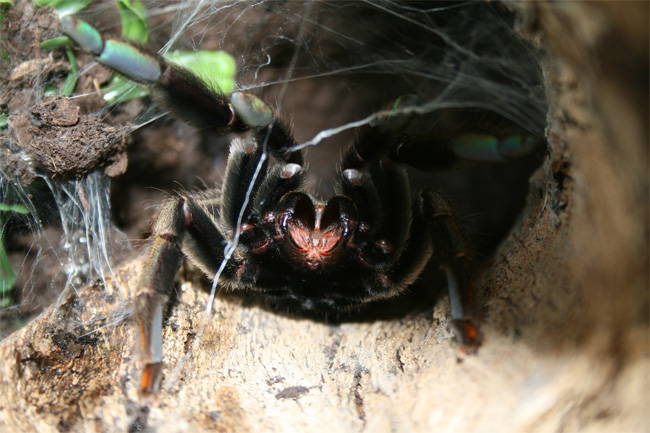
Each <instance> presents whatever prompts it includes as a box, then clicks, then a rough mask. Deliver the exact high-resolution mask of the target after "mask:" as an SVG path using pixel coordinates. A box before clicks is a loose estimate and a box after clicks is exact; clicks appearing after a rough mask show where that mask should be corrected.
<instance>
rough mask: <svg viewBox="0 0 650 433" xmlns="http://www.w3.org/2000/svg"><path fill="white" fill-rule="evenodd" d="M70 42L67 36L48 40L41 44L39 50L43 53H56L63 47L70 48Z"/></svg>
mask: <svg viewBox="0 0 650 433" xmlns="http://www.w3.org/2000/svg"><path fill="white" fill-rule="evenodd" d="M71 45H72V41H71V40H70V38H69V37H67V36H61V37H58V38H52V39H48V40H47V41H45V42H41V50H43V51H56V50H62V49H63V48H65V47H68V46H71Z"/></svg>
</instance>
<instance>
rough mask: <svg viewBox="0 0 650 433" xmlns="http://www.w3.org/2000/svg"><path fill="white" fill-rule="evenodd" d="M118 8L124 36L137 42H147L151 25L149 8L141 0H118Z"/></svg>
mask: <svg viewBox="0 0 650 433" xmlns="http://www.w3.org/2000/svg"><path fill="white" fill-rule="evenodd" d="M117 10H118V11H119V12H120V18H121V20H122V37H123V38H124V39H128V40H131V41H136V42H147V39H149V25H148V24H147V16H146V15H147V10H146V9H145V7H144V4H142V2H140V1H134V2H133V3H131V2H130V1H129V0H117Z"/></svg>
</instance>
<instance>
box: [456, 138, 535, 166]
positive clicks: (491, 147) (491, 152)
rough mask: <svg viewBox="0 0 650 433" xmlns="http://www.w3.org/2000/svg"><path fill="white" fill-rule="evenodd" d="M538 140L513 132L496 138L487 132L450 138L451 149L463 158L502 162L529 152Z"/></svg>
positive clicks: (533, 148)
mask: <svg viewBox="0 0 650 433" xmlns="http://www.w3.org/2000/svg"><path fill="white" fill-rule="evenodd" d="M538 145H539V140H538V139H537V138H535V137H533V136H531V135H526V134H513V135H508V136H505V137H502V138H497V137H495V136H493V135H489V134H475V133H463V134H459V135H457V136H456V137H454V138H453V139H452V140H451V149H452V151H453V152H454V154H456V155H457V156H459V157H461V158H463V159H473V160H478V161H492V162H502V161H508V160H511V159H517V158H522V157H524V156H527V155H529V154H531V153H532V152H533V151H534V150H535V149H537V147H538Z"/></svg>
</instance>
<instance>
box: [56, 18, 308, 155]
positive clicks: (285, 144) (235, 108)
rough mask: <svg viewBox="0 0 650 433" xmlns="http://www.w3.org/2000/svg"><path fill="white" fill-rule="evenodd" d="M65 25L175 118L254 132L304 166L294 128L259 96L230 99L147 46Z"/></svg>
mask: <svg viewBox="0 0 650 433" xmlns="http://www.w3.org/2000/svg"><path fill="white" fill-rule="evenodd" d="M61 26H62V28H63V31H64V33H66V34H67V35H68V36H69V37H70V38H71V39H72V40H73V41H74V42H75V43H76V44H77V45H79V47H80V48H81V49H82V50H84V51H87V52H88V53H90V54H92V55H93V56H94V57H95V59H96V60H97V61H98V62H99V63H101V64H102V65H105V66H107V67H109V68H111V69H113V70H115V71H116V72H118V73H120V74H122V75H124V76H125V77H127V78H129V79H131V80H133V81H135V82H138V83H141V84H144V85H146V86H149V87H150V88H151V96H152V98H153V100H154V101H155V102H156V103H157V104H158V105H160V106H161V107H162V108H163V109H165V110H168V111H169V112H170V113H171V114H172V115H174V117H176V118H178V119H180V120H183V121H185V122H187V123H189V124H192V125H195V126H197V127H199V128H210V129H216V130H218V131H220V132H222V133H228V132H237V133H241V132H246V131H251V132H252V133H253V134H254V135H255V137H256V139H257V141H258V142H259V143H266V144H267V145H268V146H267V148H268V151H269V152H270V153H272V154H273V155H274V156H276V157H278V158H280V159H282V160H284V161H286V162H290V163H296V164H301V165H302V158H301V154H300V152H294V151H291V149H292V148H293V147H294V146H295V144H296V143H295V141H294V139H293V137H292V134H291V132H290V130H289V128H288V127H287V126H286V125H285V124H284V123H283V122H282V121H280V120H279V119H277V116H275V114H274V113H273V110H272V109H271V108H270V107H269V106H268V105H267V104H266V103H265V102H264V101H262V100H261V99H260V98H258V97H257V96H255V95H252V94H248V93H243V92H233V93H232V94H231V95H230V97H228V96H227V95H225V94H224V93H222V92H220V91H218V90H215V88H214V86H210V85H208V84H206V82H205V81H204V80H202V79H201V78H200V77H199V76H197V75H196V74H194V73H193V72H191V71H190V70H188V69H186V68H184V67H181V66H179V65H177V64H175V63H173V62H169V61H167V60H165V59H164V58H163V57H162V56H159V55H158V54H157V53H155V52H153V51H152V50H151V49H150V48H148V47H145V46H135V45H133V44H131V43H128V42H125V41H121V40H116V39H108V40H104V39H103V38H102V36H101V35H100V34H99V32H98V31H97V30H96V29H94V28H93V27H92V26H90V25H89V24H88V23H86V22H84V21H82V20H79V19H76V18H73V17H71V16H65V17H62V18H61Z"/></svg>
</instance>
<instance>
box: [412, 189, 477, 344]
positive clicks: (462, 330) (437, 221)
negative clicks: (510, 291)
mask: <svg viewBox="0 0 650 433" xmlns="http://www.w3.org/2000/svg"><path fill="white" fill-rule="evenodd" d="M421 198H422V207H421V215H420V217H421V218H422V219H423V220H424V221H426V223H427V225H428V227H429V231H430V233H431V238H432V239H434V240H435V244H434V248H433V256H434V258H435V260H436V262H437V263H440V267H441V269H442V270H443V271H444V272H445V273H446V274H447V284H448V289H449V303H450V304H451V319H452V320H451V328H452V331H453V332H454V334H455V337H456V341H458V343H459V344H460V350H461V352H468V351H473V350H475V349H476V347H477V346H478V332H477V329H476V327H475V326H474V324H473V323H472V311H471V308H472V293H471V278H470V277H471V275H472V253H471V251H472V249H471V247H470V245H469V242H468V240H467V238H466V236H465V234H464V232H463V231H462V229H461V228H460V226H459V224H458V222H457V221H458V218H457V217H456V215H455V212H454V208H453V205H452V204H451V203H450V201H449V200H448V199H447V198H446V197H445V196H444V195H443V194H441V193H439V192H436V191H424V192H423V193H422V195H421Z"/></svg>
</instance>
